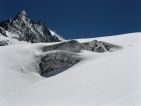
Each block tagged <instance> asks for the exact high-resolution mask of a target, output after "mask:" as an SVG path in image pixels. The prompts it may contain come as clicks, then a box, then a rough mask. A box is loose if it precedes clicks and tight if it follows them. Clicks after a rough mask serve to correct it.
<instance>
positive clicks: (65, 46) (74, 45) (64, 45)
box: [42, 40, 85, 52]
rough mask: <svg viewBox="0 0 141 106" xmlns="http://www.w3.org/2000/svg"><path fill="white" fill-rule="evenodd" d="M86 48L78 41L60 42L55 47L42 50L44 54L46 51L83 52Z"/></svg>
mask: <svg viewBox="0 0 141 106" xmlns="http://www.w3.org/2000/svg"><path fill="white" fill-rule="evenodd" d="M84 49H85V46H84V45H83V44H81V43H79V42H78V41H76V40H70V41H65V42H60V43H57V44H54V45H50V46H45V47H43V48H42V51H43V52H46V51H52V50H64V51H70V52H80V51H81V50H84Z"/></svg>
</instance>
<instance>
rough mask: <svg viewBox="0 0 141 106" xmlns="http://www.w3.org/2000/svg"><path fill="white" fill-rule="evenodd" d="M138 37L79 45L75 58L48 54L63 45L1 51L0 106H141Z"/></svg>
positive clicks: (140, 45) (59, 52)
mask: <svg viewBox="0 0 141 106" xmlns="http://www.w3.org/2000/svg"><path fill="white" fill-rule="evenodd" d="M140 35H141V33H132V34H127V35H119V36H110V37H102V38H92V39H79V40H77V41H78V42H77V43H80V44H82V45H83V46H85V47H84V49H83V48H82V51H81V49H80V50H79V49H77V51H76V50H73V49H72V48H71V49H72V51H76V52H70V51H71V50H70V49H69V50H70V51H68V50H67V49H65V50H63V49H61V50H60V48H61V47H59V49H56V48H55V47H53V48H55V49H56V50H55V49H53V50H52V49H47V47H48V46H51V45H55V46H56V45H58V44H59V45H60V43H61V42H60V43H58V42H56V43H37V44H30V43H24V44H19V45H10V46H2V47H0V59H1V61H0V106H41V105H42V106H141V83H140V80H141V71H140V70H141V65H140V58H141V49H140V48H141V36H140ZM6 38H7V37H4V36H0V40H1V41H2V40H8V39H6ZM95 40H97V41H95ZM13 42H15V41H13ZM67 42H70V41H65V43H67ZM73 42H74V41H73ZM96 42H97V43H96ZM98 42H99V43H98ZM107 42H109V43H107ZM62 43H63V42H62ZM100 43H101V44H100ZM80 44H78V45H80ZM117 45H119V46H117ZM73 46H74V45H73ZM44 47H46V50H45V51H43V48H44ZM63 47H64V46H63ZM100 47H103V50H104V49H106V52H104V53H103V52H102V53H99V52H100V51H103V50H101V49H98V48H100ZM121 47H122V49H121ZM74 48H75V47H74ZM114 49H115V50H117V49H120V50H119V51H115V50H114ZM96 50H98V52H97V51H96ZM99 50H100V51H99ZM109 51H110V52H109ZM111 51H114V52H111ZM41 69H42V70H41ZM64 70H65V71H64ZM62 71H63V72H62ZM58 72H61V73H60V74H58ZM56 74H57V75H56ZM52 75H54V76H53V77H50V76H52ZM42 76H44V77H42ZM45 77H48V78H45Z"/></svg>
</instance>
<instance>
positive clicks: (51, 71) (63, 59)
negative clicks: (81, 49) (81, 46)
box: [39, 51, 82, 77]
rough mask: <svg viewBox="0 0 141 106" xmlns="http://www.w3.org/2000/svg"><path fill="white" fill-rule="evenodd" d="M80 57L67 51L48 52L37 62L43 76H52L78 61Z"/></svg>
mask: <svg viewBox="0 0 141 106" xmlns="http://www.w3.org/2000/svg"><path fill="white" fill-rule="evenodd" d="M81 60H82V58H81V57H80V56H79V55H77V54H76V53H72V52H67V51H55V52H49V53H47V54H46V55H45V56H43V57H42V58H41V62H40V64H39V67H40V75H41V76H44V77H50V76H54V75H56V74H58V73H60V72H63V71H65V70H66V69H68V68H70V67H72V66H73V65H75V64H76V63H78V62H80V61H81Z"/></svg>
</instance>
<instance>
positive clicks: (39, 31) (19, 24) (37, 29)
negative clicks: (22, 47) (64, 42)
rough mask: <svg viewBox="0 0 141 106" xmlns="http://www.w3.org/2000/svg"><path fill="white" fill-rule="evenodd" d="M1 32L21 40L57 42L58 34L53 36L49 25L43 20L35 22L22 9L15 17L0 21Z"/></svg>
mask: <svg viewBox="0 0 141 106" xmlns="http://www.w3.org/2000/svg"><path fill="white" fill-rule="evenodd" d="M0 33H1V34H2V35H4V36H7V37H10V38H14V39H18V40H19V41H27V42H31V43H36V42H57V41H60V40H59V39H58V37H57V36H52V35H51V33H50V31H49V29H48V27H47V25H46V24H45V23H43V22H41V21H39V22H37V23H35V22H33V21H32V20H31V19H30V18H29V17H28V15H27V13H26V11H21V12H19V13H18V14H17V16H16V17H14V18H13V19H9V20H6V21H1V22H0Z"/></svg>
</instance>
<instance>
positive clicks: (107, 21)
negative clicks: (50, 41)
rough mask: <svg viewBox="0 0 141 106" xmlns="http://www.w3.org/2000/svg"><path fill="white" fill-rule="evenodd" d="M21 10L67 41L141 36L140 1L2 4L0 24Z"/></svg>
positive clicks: (6, 0) (16, 0)
mask: <svg viewBox="0 0 141 106" xmlns="http://www.w3.org/2000/svg"><path fill="white" fill-rule="evenodd" d="M21 10H26V11H27V12H28V14H29V17H30V18H32V19H33V20H34V21H38V20H42V21H44V22H45V23H47V25H48V27H49V28H50V29H52V30H54V31H55V32H56V33H58V34H60V35H61V36H63V37H64V38H66V39H71V38H92V37H98V36H109V35H117V34H125V33H132V32H141V0H1V1H0V20H5V19H9V18H12V17H13V16H15V15H16V14H17V12H19V11H21Z"/></svg>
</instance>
